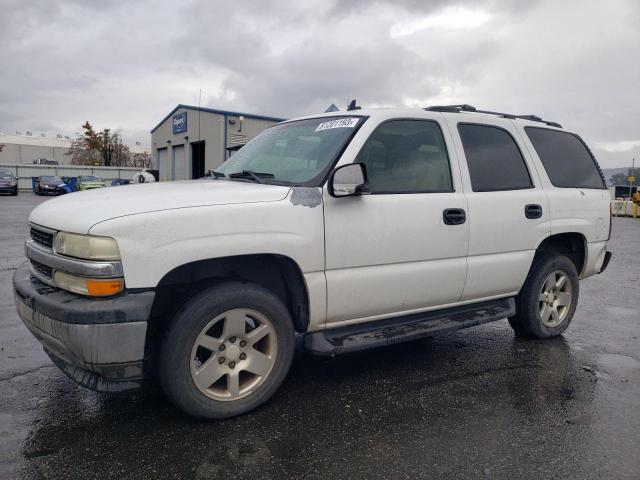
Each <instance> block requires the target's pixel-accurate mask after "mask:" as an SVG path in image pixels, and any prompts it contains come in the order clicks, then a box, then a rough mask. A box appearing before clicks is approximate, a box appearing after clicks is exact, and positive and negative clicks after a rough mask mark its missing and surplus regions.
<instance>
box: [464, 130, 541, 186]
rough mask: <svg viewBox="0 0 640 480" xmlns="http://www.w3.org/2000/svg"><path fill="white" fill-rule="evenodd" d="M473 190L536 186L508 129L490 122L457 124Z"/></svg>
mask: <svg viewBox="0 0 640 480" xmlns="http://www.w3.org/2000/svg"><path fill="white" fill-rule="evenodd" d="M458 131H459V132H460V139H461V140H462V147H463V148H464V155H465V157H466V158H467V165H468V166H469V175H470V177H471V187H472V188H473V191H474V192H495V191H504V190H521V189H524V188H533V184H532V183H531V177H530V176H529V171H528V170H527V166H526V164H525V161H524V158H523V157H522V153H521V152H520V149H519V148H518V145H517V144H516V142H515V140H514V139H513V137H512V136H511V134H510V133H509V132H507V131H506V130H503V129H502V128H499V127H493V126H491V125H480V124H470V123H460V124H458Z"/></svg>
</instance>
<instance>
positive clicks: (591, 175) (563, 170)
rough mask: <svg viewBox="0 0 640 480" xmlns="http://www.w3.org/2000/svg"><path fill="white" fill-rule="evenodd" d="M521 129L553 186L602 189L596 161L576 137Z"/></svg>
mask: <svg viewBox="0 0 640 480" xmlns="http://www.w3.org/2000/svg"><path fill="white" fill-rule="evenodd" d="M524 130H525V132H526V133H527V136H528V137H529V140H531V143H532V144H533V147H534V148H535V149H536V153H537V154H538V157H540V161H542V165H544V168H545V170H546V171H547V175H549V180H551V183H552V184H553V185H554V186H555V187H563V188H598V189H603V188H606V187H605V183H604V180H603V179H602V175H601V174H600V168H599V167H598V164H597V162H596V159H595V158H593V155H591V152H590V151H589V149H588V148H587V146H586V145H585V143H584V142H583V141H582V139H581V138H580V137H578V136H577V135H574V134H573V133H568V132H561V131H558V130H551V129H548V128H539V127H525V129H524Z"/></svg>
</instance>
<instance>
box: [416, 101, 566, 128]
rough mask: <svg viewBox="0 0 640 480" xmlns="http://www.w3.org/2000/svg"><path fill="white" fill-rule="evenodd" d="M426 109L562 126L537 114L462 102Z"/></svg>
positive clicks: (427, 108)
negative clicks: (505, 111) (522, 113)
mask: <svg viewBox="0 0 640 480" xmlns="http://www.w3.org/2000/svg"><path fill="white" fill-rule="evenodd" d="M425 110H428V111H430V112H450V113H461V112H475V113H486V114H487V115H497V116H499V117H503V118H509V119H511V120H516V119H521V120H530V121H532V122H541V123H544V124H546V125H549V126H550V127H557V128H562V125H560V124H559V123H557V122H549V121H547V120H543V119H542V118H540V117H538V116H537V115H514V114H513V113H502V112H492V111H490V110H478V109H477V108H476V107H474V106H472V105H467V104H466V103H465V104H462V105H434V106H432V107H426V108H425Z"/></svg>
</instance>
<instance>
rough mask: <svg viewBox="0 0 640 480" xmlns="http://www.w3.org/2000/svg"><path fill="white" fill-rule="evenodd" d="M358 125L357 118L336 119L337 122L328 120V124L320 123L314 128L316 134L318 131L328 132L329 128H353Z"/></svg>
mask: <svg viewBox="0 0 640 480" xmlns="http://www.w3.org/2000/svg"><path fill="white" fill-rule="evenodd" d="M357 124H358V119H357V118H353V117H351V118H338V119H337V120H330V121H328V122H322V123H321V124H320V125H318V126H317V127H316V130H315V131H316V132H319V131H320V130H329V129H330V128H353V127H355V126H356V125H357Z"/></svg>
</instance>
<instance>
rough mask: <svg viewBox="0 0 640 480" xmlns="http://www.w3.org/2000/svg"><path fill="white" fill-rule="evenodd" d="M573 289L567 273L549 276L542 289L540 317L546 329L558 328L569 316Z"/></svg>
mask: <svg viewBox="0 0 640 480" xmlns="http://www.w3.org/2000/svg"><path fill="white" fill-rule="evenodd" d="M572 294H573V289H572V286H571V281H570V280H569V277H568V275H567V274H566V273H564V272H562V271H561V270H556V271H554V272H552V273H551V274H549V276H548V277H547V279H546V280H545V281H544V283H543V284H542V288H541V289H540V296H539V298H538V300H539V304H538V306H539V315H540V321H541V322H542V324H543V325H544V326H545V327H557V326H558V325H560V324H561V323H562V322H563V321H564V319H565V318H566V317H567V315H568V314H569V310H570V309H571V300H572Z"/></svg>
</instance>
